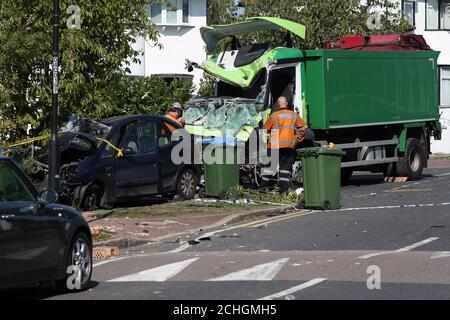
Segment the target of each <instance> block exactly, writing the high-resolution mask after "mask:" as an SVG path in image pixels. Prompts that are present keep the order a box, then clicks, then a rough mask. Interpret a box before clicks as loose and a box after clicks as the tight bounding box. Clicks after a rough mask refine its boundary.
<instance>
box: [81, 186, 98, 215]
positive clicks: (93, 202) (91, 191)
mask: <svg viewBox="0 0 450 320" xmlns="http://www.w3.org/2000/svg"><path fill="white" fill-rule="evenodd" d="M102 194H103V190H102V188H100V187H99V186H98V185H96V184H94V185H92V186H90V187H88V189H87V190H86V193H85V195H84V199H83V205H82V209H83V210H85V211H95V210H97V209H99V208H100V200H101V198H102Z"/></svg>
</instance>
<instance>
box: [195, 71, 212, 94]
mask: <svg viewBox="0 0 450 320" xmlns="http://www.w3.org/2000/svg"><path fill="white" fill-rule="evenodd" d="M197 95H198V96H199V97H208V96H213V95H214V81H213V80H212V79H211V77H208V76H206V75H205V76H204V77H203V78H202V79H201V80H200V87H199V89H198V94H197Z"/></svg>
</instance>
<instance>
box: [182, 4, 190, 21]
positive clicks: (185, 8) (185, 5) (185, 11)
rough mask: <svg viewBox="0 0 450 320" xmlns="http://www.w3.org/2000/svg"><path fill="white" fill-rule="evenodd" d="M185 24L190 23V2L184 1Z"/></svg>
mask: <svg viewBox="0 0 450 320" xmlns="http://www.w3.org/2000/svg"><path fill="white" fill-rule="evenodd" d="M183 23H189V0H183Z"/></svg>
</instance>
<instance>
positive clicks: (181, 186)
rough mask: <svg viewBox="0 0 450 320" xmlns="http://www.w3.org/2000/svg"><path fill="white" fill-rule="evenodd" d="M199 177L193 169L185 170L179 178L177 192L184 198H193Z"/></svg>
mask: <svg viewBox="0 0 450 320" xmlns="http://www.w3.org/2000/svg"><path fill="white" fill-rule="evenodd" d="M196 187H197V179H196V177H195V173H194V171H193V170H192V169H186V170H184V171H183V172H182V173H181V175H180V177H179V178H178V185H177V193H178V195H179V196H180V197H181V198H182V199H183V200H191V199H193V198H194V197H195V191H196V190H195V189H196Z"/></svg>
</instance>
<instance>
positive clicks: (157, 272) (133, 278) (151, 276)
mask: <svg viewBox="0 0 450 320" xmlns="http://www.w3.org/2000/svg"><path fill="white" fill-rule="evenodd" d="M198 259H199V258H194V259H189V260H184V261H180V262H175V263H171V264H166V265H163V266H160V267H156V268H152V269H148V270H144V271H141V272H138V273H134V274H130V275H127V276H124V277H120V278H116V279H112V280H109V281H108V282H164V281H166V280H169V279H170V278H173V277H174V276H176V275H177V274H179V273H180V272H181V271H183V270H184V269H186V268H187V267H188V266H190V265H191V264H192V263H194V262H195V261H197V260H198Z"/></svg>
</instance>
